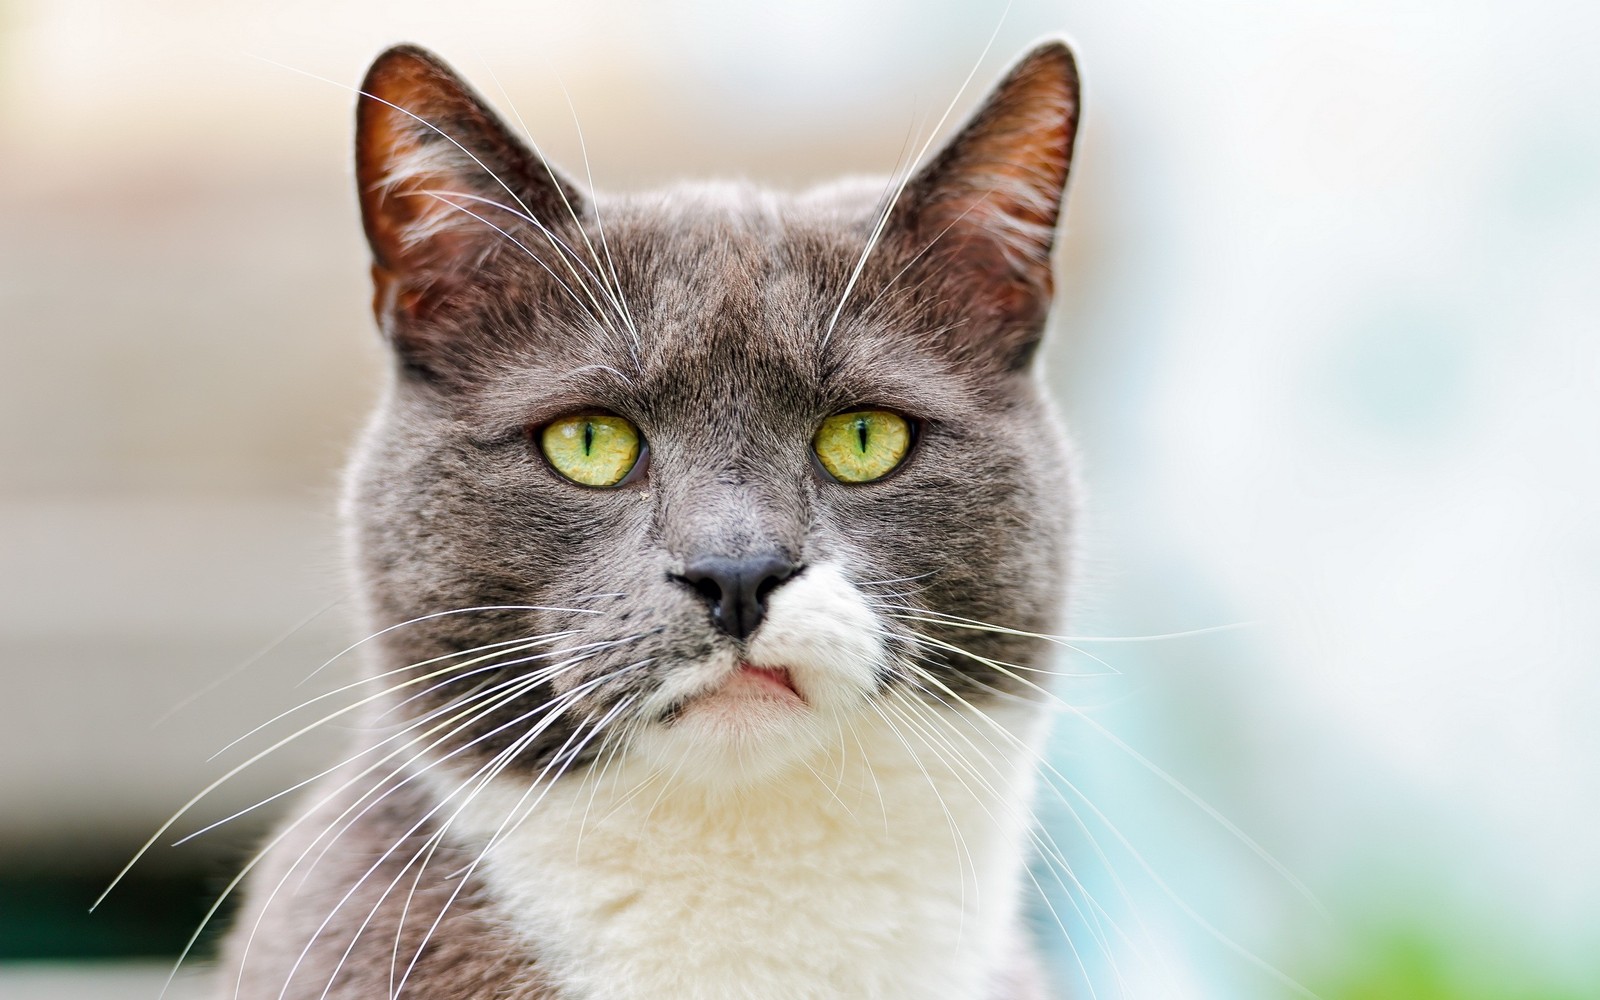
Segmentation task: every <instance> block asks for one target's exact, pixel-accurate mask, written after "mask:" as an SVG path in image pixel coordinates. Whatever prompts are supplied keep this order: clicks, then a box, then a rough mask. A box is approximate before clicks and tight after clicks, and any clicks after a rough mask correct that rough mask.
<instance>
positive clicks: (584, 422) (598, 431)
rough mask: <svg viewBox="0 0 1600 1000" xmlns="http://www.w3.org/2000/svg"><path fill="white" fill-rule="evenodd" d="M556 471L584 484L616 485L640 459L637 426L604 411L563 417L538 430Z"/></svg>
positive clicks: (545, 454) (541, 444)
mask: <svg viewBox="0 0 1600 1000" xmlns="http://www.w3.org/2000/svg"><path fill="white" fill-rule="evenodd" d="M539 447H540V448H541V449H543V450H544V457H545V458H547V459H549V460H550V464H551V465H553V466H555V469H556V471H557V472H559V473H561V474H562V475H563V476H566V477H567V478H568V479H570V480H572V481H573V482H575V483H581V484H583V485H584V486H615V485H617V484H618V483H620V482H622V480H623V479H624V478H625V477H626V476H627V475H628V473H629V472H630V471H631V470H632V469H633V467H634V465H635V464H636V463H637V462H638V461H639V447H640V438H639V429H638V428H637V427H634V426H633V424H631V423H629V422H628V421H626V420H624V419H622V418H621V417H615V416H612V415H610V414H605V413H595V414H586V415H584V416H577V417H562V418H561V419H560V420H557V421H555V422H554V423H552V424H550V425H549V426H547V427H545V429H544V430H543V431H542V432H540V434H539Z"/></svg>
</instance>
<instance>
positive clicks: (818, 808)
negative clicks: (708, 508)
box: [426, 566, 1042, 1000]
mask: <svg viewBox="0 0 1600 1000" xmlns="http://www.w3.org/2000/svg"><path fill="white" fill-rule="evenodd" d="M878 628H879V626H878V624H877V621H876V616H875V615H874V614H873V613H872V612H871V610H870V608H868V607H867V606H866V604H865V603H864V602H863V601H862V599H861V597H860V595H859V592H858V591H857V590H856V589H855V588H854V587H853V586H851V585H850V584H849V583H848V581H846V580H845V579H844V577H843V575H842V574H841V573H839V572H838V570H837V569H835V568H833V567H829V566H813V567H810V568H808V569H807V571H806V572H805V573H804V574H803V575H802V576H801V577H799V578H797V579H796V580H794V581H793V582H792V583H791V584H789V585H786V586H784V587H782V588H780V589H779V590H778V591H777V592H776V593H775V594H774V595H773V599H772V601H771V603H770V604H769V608H768V617H767V620H766V622H765V623H764V624H763V625H762V628H761V630H760V631H759V632H758V636H759V638H758V639H757V640H756V641H755V642H754V643H753V644H752V647H751V649H750V651H749V655H750V656H751V658H752V661H753V662H757V663H760V664H762V665H772V666H783V667H785V668H787V669H788V670H789V671H790V672H791V675H792V677H793V679H794V681H795V686H796V687H797V688H798V689H799V691H800V692H801V694H802V695H803V696H804V698H805V702H806V703H805V704H804V705H802V706H800V707H798V708H792V707H788V706H787V705H785V704H783V703H781V702H779V703H777V704H779V706H780V707H781V708H782V709H783V711H785V712H787V713H788V714H787V715H786V716H784V717H780V718H776V721H771V720H769V721H771V724H770V725H764V726H758V727H755V729H753V730H752V732H751V733H746V734H744V736H743V737H741V738H739V739H734V738H732V737H729V736H728V735H727V734H725V733H724V734H720V735H719V733H718V731H717V730H718V728H719V727H721V728H723V729H726V728H728V725H727V723H726V721H725V720H724V721H720V722H719V721H718V720H717V719H714V718H713V719H708V720H700V723H698V725H699V728H698V729H690V730H689V731H688V732H687V734H686V733H685V732H684V731H683V730H684V727H682V726H680V725H678V723H677V722H675V723H674V725H672V726H660V725H658V724H651V725H650V726H648V727H647V730H646V732H645V733H643V734H641V740H640V743H641V744H644V743H648V744H649V749H648V751H647V752H639V751H636V750H632V749H630V751H629V752H628V753H625V754H622V755H619V756H618V757H617V759H615V760H612V761H610V762H609V763H604V762H603V763H602V765H599V766H595V767H592V768H590V769H589V770H588V771H587V772H586V773H585V774H584V775H583V776H575V777H568V778H566V779H563V780H560V781H558V782H556V783H555V784H554V785H552V786H550V787H549V788H548V789H545V790H542V791H541V792H536V793H534V795H531V796H525V793H526V792H527V791H528V789H527V787H526V785H525V784H523V783H518V782H513V781H512V780H510V779H507V778H504V777H502V778H499V779H496V780H495V781H494V782H492V783H491V784H490V785H488V786H487V787H485V788H484V789H483V790H482V791H481V792H480V793H479V794H478V795H476V796H475V797H474V798H473V799H472V801H471V803H470V804H469V805H468V806H466V807H465V808H464V809H463V810H462V812H461V813H460V814H459V815H458V817H457V818H456V820H455V821H454V823H453V824H452V830H453V832H454V833H455V834H456V835H457V836H459V837H462V838H463V839H465V840H466V841H467V842H469V843H476V844H478V845H480V846H481V845H483V844H486V843H488V842H489V841H490V840H491V839H494V838H495V837H496V835H497V834H498V833H501V832H502V831H504V830H505V829H506V827H505V826H504V824H505V823H506V820H507V817H509V816H512V815H520V813H519V812H518V810H519V808H522V809H525V807H526V804H527V803H531V802H533V801H534V800H535V799H540V801H539V804H538V806H537V808H536V809H534V810H533V811H532V812H531V814H529V815H528V816H527V817H526V818H524V819H521V820H520V821H519V822H516V823H514V824H513V826H512V827H511V828H510V830H509V833H507V834H505V835H503V837H502V839H500V841H499V843H498V844H497V845H496V846H495V847H494V849H493V850H491V851H490V852H489V853H488V854H487V855H486V857H485V859H484V861H483V863H482V865H481V866H480V867H479V868H478V870H477V872H476V874H475V876H474V877H476V878H481V879H483V880H484V881H485V882H486V883H487V885H488V887H489V889H490V892H489V895H490V896H491V897H492V898H493V899H495V900H496V901H497V902H498V905H499V908H500V910H501V912H502V915H503V916H504V917H505V919H507V920H508V921H509V923H510V924H511V926H512V927H513V929H514V930H515V931H516V932H517V933H518V934H520V935H521V936H522V937H523V938H524V939H525V940H527V941H528V943H529V946H530V948H531V950H532V951H533V952H534V953H535V954H536V955H537V956H538V960H539V962H540V965H541V968H542V969H543V970H544V971H545V972H546V973H547V974H549V975H550V976H551V977H552V979H553V981H555V982H556V983H558V984H559V985H560V986H561V988H562V989H563V990H564V991H565V992H564V993H563V995H564V996H565V995H570V996H572V997H575V998H593V1000H646V998H649V1000H663V998H671V1000H751V998H767V997H770V998H773V1000H824V998H826V1000H836V998H841V997H849V998H885V1000H887V998H905V1000H913V998H915V1000H987V996H988V992H989V989H990V985H991V982H992V980H993V977H994V973H995V969H996V963H997V962H998V961H1000V960H1001V959H1002V957H1003V956H1004V954H1005V953H1006V952H1007V949H1008V948H1009V947H1010V946H1011V943H1012V939H1013V936H1014V934H1016V933H1017V932H1018V928H1017V916H1018V900H1019V886H1018V880H1019V879H1020V878H1021V876H1022V866H1023V864H1024V860H1025V856H1026V852H1025V850H1024V843H1025V838H1026V833H1025V831H1026V827H1027V824H1028V823H1029V822H1030V821H1031V816H1032V813H1031V801H1032V795H1033V759H1032V751H1031V749H1025V748H1036V747H1037V739H1038V738H1039V735H1040V731H1041V729H1042V726H1041V725H1040V722H1041V719H1040V714H1039V713H1038V712H1037V711H1035V710H1033V709H1032V708H1030V707H1028V706H1026V705H1022V704H1020V703H1015V704H1005V705H999V706H993V707H990V708H988V709H986V711H987V712H988V715H989V717H990V718H991V719H992V720H993V722H994V723H996V724H998V725H1001V726H1004V727H1005V728H1006V730H1007V731H1008V732H1010V733H1012V734H1014V735H1015V737H1016V738H1017V742H1012V741H1009V740H1007V739H1005V738H1003V737H1002V736H1001V735H1000V734H999V733H998V732H996V730H995V729H994V728H993V726H992V725H991V724H990V723H989V722H987V721H983V720H980V719H978V718H976V717H975V716H973V715H972V714H971V713H970V712H967V711H965V710H963V711H955V710H950V709H943V708H935V707H933V706H931V705H928V704H926V703H924V702H922V701H920V700H917V699H914V698H913V697H912V696H910V695H908V694H905V693H903V692H901V693H896V692H895V691H892V690H891V691H890V692H888V693H883V694H874V693H873V692H874V690H875V686H876V680H877V676H878V672H879V669H880V668H881V666H882V665H883V658H884V656H885V653H884V647H883V643H882V641H881V639H880V638H879V633H878ZM733 669H734V667H733V666H732V665H729V664H709V665H707V664H701V665H697V666H694V667H686V668H685V673H686V674H690V675H692V676H691V678H690V679H689V680H687V681H683V682H682V683H683V684H688V685H690V686H691V689H693V687H692V686H693V685H699V689H704V690H715V685H716V683H717V677H718V676H719V675H718V674H717V671H721V675H720V676H722V677H724V678H725V677H726V676H730V675H731V672H732V670H733ZM675 686H677V685H675ZM681 693H682V692H681V691H679V692H678V693H677V694H675V695H670V696H669V697H676V696H678V695H681ZM760 710H762V711H765V710H767V709H766V708H761V709H760ZM691 717H692V713H686V714H685V716H684V717H682V718H680V719H679V720H678V722H683V721H684V720H686V719H689V718H691ZM653 730H661V732H653ZM752 733H753V735H752ZM719 740H720V741H721V744H722V745H720V746H714V747H712V748H711V749H710V750H709V751H708V750H707V749H706V748H705V746H704V744H706V743H708V742H709V743H717V742H718V741H719ZM764 743H771V744H772V745H773V746H771V747H769V746H766V745H764ZM1018 743H1020V744H1021V745H1020V746H1019V745H1018ZM729 747H734V748H736V749H739V750H740V751H741V752H746V753H747V754H748V755H749V756H748V757H747V758H746V761H745V762H746V763H747V764H749V765H751V770H750V771H748V772H746V773H745V774H744V775H743V776H742V780H718V776H719V773H721V775H722V777H724V778H728V779H735V778H736V777H737V773H736V772H735V771H724V770H723V769H724V768H727V767H728V766H729V761H730V759H732V760H733V762H734V766H737V754H735V755H733V757H732V758H730V756H729V754H728V753H727V750H728V748H729ZM674 756H676V758H677V759H676V760H674V759H673V758H674ZM603 761H604V758H603ZM690 762H695V766H693V767H690V766H688V765H689V763H690ZM690 771H693V772H694V773H693V774H692V776H691V775H690V774H689V773H688V772H690ZM752 774H756V775H758V777H751V775H752ZM426 777H427V778H428V779H429V780H430V781H431V782H432V783H433V784H434V786H435V788H436V790H437V791H438V792H439V793H440V794H441V795H442V794H444V793H445V792H446V791H448V790H449V788H450V787H451V785H450V782H451V780H452V779H450V778H447V777H446V776H444V775H441V774H439V769H435V770H432V771H429V772H427V774H426Z"/></svg>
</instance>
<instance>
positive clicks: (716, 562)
mask: <svg viewBox="0 0 1600 1000" xmlns="http://www.w3.org/2000/svg"><path fill="white" fill-rule="evenodd" d="M798 572H800V567H799V566H798V565H797V564H795V563H793V562H790V561H789V559H788V558H787V557H786V556H784V555H783V554H782V553H779V552H768V553H764V554H762V555H758V556H741V557H733V558H730V557H728V556H700V557H699V558H696V559H691V560H690V561H689V564H688V565H687V566H685V567H684V568H683V573H682V575H680V576H679V577H678V579H680V580H682V581H683V582H684V583H686V584H688V585H689V586H690V587H692V588H693V589H694V591H695V592H696V593H698V594H699V595H700V596H701V597H703V598H705V601H706V603H707V604H708V605H710V606H711V618H712V620H713V621H715V622H716V623H717V628H719V629H721V630H722V631H724V632H726V633H727V634H729V635H731V636H733V637H734V638H735V639H747V638H749V637H750V634H751V633H752V632H754V631H755V630H756V626H758V625H760V624H761V619H762V618H764V617H766V614H767V598H768V597H770V596H772V592H773V591H774V590H777V589H778V588H779V587H781V586H783V584H784V582H785V581H787V580H789V579H790V578H792V577H793V576H794V575H795V574H796V573H798Z"/></svg>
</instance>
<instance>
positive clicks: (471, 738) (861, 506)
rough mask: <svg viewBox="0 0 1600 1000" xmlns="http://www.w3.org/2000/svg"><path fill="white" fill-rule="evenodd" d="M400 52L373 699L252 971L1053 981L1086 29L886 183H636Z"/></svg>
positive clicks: (376, 528) (648, 986) (1016, 995)
mask: <svg viewBox="0 0 1600 1000" xmlns="http://www.w3.org/2000/svg"><path fill="white" fill-rule="evenodd" d="M362 90H363V96H362V98H361V99H360V102H359V107H358V117H357V121H358V136H357V177H358V181H359V191H360V199H361V207H362V212H363V220H364V223H365V227H366V233H367V237H368V240H369V242H370V244H371V248H372V254H373V266H372V275H373V280H374V285H375V298H374V308H375V311H376V314H377V319H378V324H379V326H380V327H381V329H382V332H383V334H384V336H385V338H386V339H387V341H388V344H389V346H390V348H391V349H392V356H393V362H394V363H393V366H392V374H391V376H390V378H389V382H388V386H387V390H386V392H385V394H384V398H383V402H382V404H381V406H380V408H379V412H378V414H377V416H376V418H375V419H374V421H373V422H372V425H371V427H370V429H369V430H368V432H367V435H366V438H365V440H364V443H363V445H362V447H361V449H360V453H359V457H358V458H357V460H356V462H355V466H354V469H353V471H352V473H351V476H350V480H349V491H348V498H347V503H346V511H345V514H346V517H347V519H348V521H349V524H350V526H351V529H352V534H353V540H354V551H355V559H356V567H357V575H358V577H359V580H360V584H361V593H362V595H363V598H364V606H365V614H366V616H367V619H368V622H369V624H370V626H371V629H372V631H373V632H376V633H377V635H376V637H375V638H374V639H373V641H372V642H371V643H369V644H368V645H369V647H371V650H372V655H371V657H370V661H369V665H368V682H369V683H368V686H367V687H366V688H364V689H363V690H362V694H363V700H362V702H361V703H360V704H361V706H362V707H361V708H360V710H359V712H360V713H361V717H362V719H363V723H364V724H363V725H362V726H361V727H360V728H359V732H358V735H357V737H356V745H355V746H353V747H352V754H353V755H352V756H351V757H350V758H349V759H348V761H347V762H345V763H344V764H343V765H341V766H340V767H339V768H338V769H336V770H335V771H333V772H331V773H330V774H329V775H328V776H326V777H325V778H324V779H322V780H321V781H320V783H318V784H317V785H315V786H314V787H313V788H312V790H311V793H310V794H309V796H308V797H307V798H306V799H305V801H304V803H303V807H302V809H301V810H300V811H299V812H298V813H296V814H295V816H294V818H293V819H292V821H291V822H290V823H288V824H287V825H286V826H285V827H284V828H283V829H282V830H281V831H280V833H279V834H278V835H277V836H276V837H275V838H274V839H273V841H272V842H271V844H270V845H269V847H268V848H267V850H266V851H265V853H264V854H263V856H262V859H261V861H260V863H259V864H258V865H257V866H256V867H255V870H254V871H253V872H252V873H251V875H250V879H249V882H248V885H247V897H246V902H245V905H244V907H243V909H242V912H241V913H240V915H239V917H238V921H237V924H236V926H235V928H234V930H233V932H232V933H231V935H230V937H229V938H228V940H227V943H226V945H225V950H224V952H225V953H224V959H223V968H222V977H223V979H222V983H221V985H220V987H219V991H220V995H222V996H236V997H238V998H241V1000H272V998H319V997H328V998H341V1000H343V998H361V1000H372V998H374V997H385V996H388V997H395V996H405V997H416V998H427V1000H457V998H460V1000H467V998H484V1000H487V998H491V997H493V998H515V1000H546V998H550V1000H554V998H561V1000H568V998H570V1000H579V998H593V1000H634V998H638V1000H643V998H651V1000H662V998H672V1000H682V998H689V1000H693V998H706V1000H711V998H726V1000H733V998H769V997H770V998H773V1000H803V998H838V997H881V998H891V997H894V998H908V1000H909V998H915V1000H941V998H943V1000H1025V998H1036V997H1042V996H1045V995H1046V990H1045V987H1044V985H1043V982H1042V980H1041V978H1040V976H1039V974H1038V970H1037V969H1036V967H1035V961H1034V957H1033V952H1032V947H1031V944H1030V942H1029V941H1028V940H1027V937H1026V932H1025V929H1024V928H1023V926H1022V923H1021V911H1022V907H1023V899H1024V893H1023V891H1022V886H1023V883H1024V880H1025V879H1026V875H1025V865H1026V863H1027V861H1028V857H1029V851H1028V844H1029V836H1030V824H1031V823H1032V799H1033V794H1034V774H1035V768H1036V765H1037V763H1038V757H1037V754H1038V751H1039V748H1040V745H1041V740H1042V738H1043V735H1044V730H1045V723H1046V716H1047V714H1048V713H1047V707H1046V704H1045V702H1046V696H1045V694H1044V693H1043V691H1042V690H1041V689H1040V688H1039V687H1037V686H1036V685H1035V682H1036V681H1039V680H1040V679H1041V678H1042V677H1043V676H1044V675H1043V674H1040V673H1037V671H1039V670H1041V669H1042V668H1044V667H1046V666H1048V659H1049V657H1048V649H1049V646H1048V644H1047V643H1046V641H1045V640H1044V638H1043V634H1045V633H1050V632H1053V631H1055V630H1056V626H1057V624H1058V617H1059V615H1060V613H1061V608H1062V605H1063V601H1064V599H1065V591H1066V587H1067V578H1068V555H1069V538H1068V536H1069V528H1070V522H1071V519H1072V488H1071V487H1072V483H1071V475H1070V472H1069V467H1068V457H1067V451H1066V446H1065V444H1064V439H1063V436H1062V434H1061V432H1060V430H1059V428H1058V425H1057V422H1056V419H1055V418H1054V416H1053V415H1052V412H1051V409H1050V407H1049V405H1048V404H1047V403H1046V401H1045V400H1044V398H1043V397H1042V394H1041V390H1040V386H1039V381H1038V379H1037V378H1036V375H1035V372H1034V371H1033V359H1034V357H1035V354H1036V348H1037V346H1038V344H1039V340H1040V337H1041V334H1042V332H1043V330H1044V327H1045V322H1046V318H1047V314H1048V310H1049V306H1050V302H1051V295H1052V278H1051V263H1050V259H1051V250H1052V244H1053V240H1054V233H1055V228H1056V224H1057V221H1058V216H1059V214H1060V207H1061V198H1062V192H1063V188H1064V185H1065V183H1066V180H1067V171H1068V165H1069V162H1070V159H1071V154H1072V145H1073V137H1074V133H1075V130H1076V125H1077V118H1078V79H1077V72H1076V69H1075V66H1074V62H1073V58H1072V55H1071V53H1070V51H1069V50H1068V48H1067V47H1066V46H1065V45H1064V44H1062V43H1060V42H1056V41H1052V42H1048V43H1046V44H1043V45H1040V46H1039V47H1037V48H1035V49H1034V50H1032V51H1031V52H1029V53H1028V54H1027V55H1026V56H1025V57H1024V58H1022V59H1021V60H1020V61H1019V62H1018V63H1017V64H1016V65H1015V66H1014V67H1013V68H1012V69H1011V70H1010V71H1009V72H1008V73H1007V74H1006V75H1005V77H1004V79H1003V80H1002V81H1001V82H1000V83H999V84H998V85H997V86H996V88H995V89H994V91H993V92H992V94H991V95H990V96H989V97H988V98H987V100H986V101H985V103H984V104H983V105H982V107H981V108H980V110H979V111H978V112H977V113H976V115H975V116H974V117H973V118H972V119H970V121H969V122H968V123H967V124H966V125H965V126H964V127H963V128H962V129H961V130H960V131H959V133H958V134H956V135H955V137H954V138H953V139H952V140H950V141H949V142H948V143H947V144H946V145H945V146H944V147H943V148H942V149H941V150H940V151H939V152H938V153H937V154H935V155H933V156H932V157H931V158H929V159H928V160H927V161H926V162H925V163H924V164H923V165H922V166H921V167H920V169H919V170H918V171H917V172H915V173H914V175H912V176H911V177H910V179H909V180H908V181H907V182H906V183H905V184H904V185H903V187H899V186H894V185H890V186H888V190H886V185H885V183H884V182H882V181H881V180H880V181H875V182H847V183H839V184H836V185H833V186H829V187H825V188H821V189H818V190H814V191H810V192H807V193H803V194H799V195H787V194H778V193H774V192H771V191H767V190H763V189H760V188H756V187H750V186H742V185H730V184H715V185H691V186H684V187H677V188H673V189H670V190H667V191H664V192H660V193H655V194H646V195H630V196H624V197H614V198H613V197H606V198H597V197H594V196H592V195H586V194H584V193H582V192H580V191H579V189H578V188H577V186H576V185H574V184H572V183H570V182H568V181H567V180H566V179H564V178H563V177H562V176H561V175H560V174H559V173H558V172H556V171H555V170H554V169H553V168H552V167H551V166H549V165H548V164H546V163H545V162H544V161H543V160H542V158H541V157H540V156H539V155H537V154H536V153H535V152H533V151H531V150H529V149H528V148H527V147H526V146H524V145H523V144H522V143H521V142H520V141H519V140H518V139H517V138H515V137H514V135H513V134H512V133H511V131H510V130H509V129H508V128H507V127H506V126H505V125H503V124H502V123H501V121H500V120H499V119H498V118H496V117H495V115H494V114H493V112H491V111H490V110H489V109H488V107H487V105H486V104H485V103H484V102H483V101H482V100H481V99H480V98H478V97H477V96H475V95H474V94H473V93H472V91H471V90H469V89H468V88H467V86H466V85H465V84H464V83H462V82H461V80H460V79H459V78H457V77H456V76H455V75H454V74H453V73H452V72H451V71H450V70H449V69H448V68H447V67H446V66H445V65H444V64H443V63H441V62H440V61H439V60H438V59H437V58H435V57H434V56H432V55H430V54H429V53H427V52H425V51H422V50H420V49H417V48H414V47H406V46H403V47H398V48H394V49H391V50H389V51H387V52H385V53H384V54H383V55H382V56H380V57H379V58H378V60H377V62H376V63H375V64H374V65H373V67H372V69H371V71H370V73H369V74H368V76H367V79H366V81H365V83H364V85H363V87H362ZM348 717H349V716H347V718H348Z"/></svg>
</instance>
